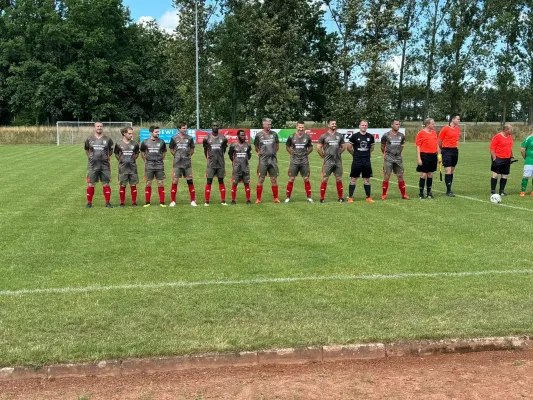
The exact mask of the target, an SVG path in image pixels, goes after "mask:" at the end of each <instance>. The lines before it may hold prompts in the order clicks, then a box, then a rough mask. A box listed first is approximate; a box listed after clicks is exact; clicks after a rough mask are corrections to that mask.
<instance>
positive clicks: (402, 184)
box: [398, 181, 405, 197]
mask: <svg viewBox="0 0 533 400" xmlns="http://www.w3.org/2000/svg"><path fill="white" fill-rule="evenodd" d="M398 187H399V188H400V192H401V194H402V197H403V196H405V181H401V182H398Z"/></svg>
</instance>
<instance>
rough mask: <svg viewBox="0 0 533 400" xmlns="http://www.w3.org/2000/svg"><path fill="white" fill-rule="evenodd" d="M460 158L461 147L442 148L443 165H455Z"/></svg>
mask: <svg viewBox="0 0 533 400" xmlns="http://www.w3.org/2000/svg"><path fill="white" fill-rule="evenodd" d="M458 160H459V149H457V148H456V147H443V148H442V165H443V166H444V167H445V168H446V167H455V166H456V165H457V161H458Z"/></svg>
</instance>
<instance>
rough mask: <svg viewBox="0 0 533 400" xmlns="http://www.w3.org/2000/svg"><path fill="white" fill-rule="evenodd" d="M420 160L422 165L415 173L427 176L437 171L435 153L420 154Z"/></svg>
mask: <svg viewBox="0 0 533 400" xmlns="http://www.w3.org/2000/svg"><path fill="white" fill-rule="evenodd" d="M420 158H421V159H422V165H418V166H417V167H416V171H417V172H423V173H425V174H427V173H429V172H435V171H436V170H437V162H438V161H437V153H420Z"/></svg>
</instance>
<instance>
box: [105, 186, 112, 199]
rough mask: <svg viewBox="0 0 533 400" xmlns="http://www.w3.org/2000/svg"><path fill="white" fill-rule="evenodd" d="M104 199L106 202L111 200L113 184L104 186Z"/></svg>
mask: <svg viewBox="0 0 533 400" xmlns="http://www.w3.org/2000/svg"><path fill="white" fill-rule="evenodd" d="M104 199H105V202H106V203H109V202H110V201H111V186H104Z"/></svg>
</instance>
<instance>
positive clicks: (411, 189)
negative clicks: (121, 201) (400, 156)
mask: <svg viewBox="0 0 533 400" xmlns="http://www.w3.org/2000/svg"><path fill="white" fill-rule="evenodd" d="M281 150H282V151H280V160H279V165H280V170H281V171H282V173H281V176H280V179H279V181H280V182H279V183H280V198H281V199H282V200H283V199H284V195H283V194H284V190H285V185H286V182H287V176H286V172H285V171H286V170H287V168H288V154H287V153H286V152H285V149H284V146H283V145H282V146H281ZM168 155H169V156H170V154H168ZM515 155H519V143H517V144H516V145H515ZM380 156H381V154H380V152H379V149H378V148H376V151H375V152H374V155H373V157H372V159H373V166H374V175H375V179H374V180H373V181H372V184H373V187H372V189H373V190H372V191H373V195H374V199H376V203H374V204H368V203H365V202H364V195H363V193H364V191H363V187H362V186H363V185H362V180H361V181H360V182H358V187H357V189H356V196H355V197H356V201H355V202H354V203H353V204H346V203H345V204H340V203H337V202H335V199H336V190H335V184H334V180H333V178H332V179H330V184H329V186H328V192H327V195H326V203H325V204H319V203H318V194H319V193H318V192H319V182H320V171H321V161H320V160H319V157H318V155H317V154H316V151H315V152H313V153H312V157H311V158H312V159H311V163H312V164H311V170H312V175H311V178H312V185H313V198H314V199H315V203H314V204H307V203H306V202H305V193H304V189H303V181H302V180H301V178H298V179H297V181H296V183H295V187H294V191H293V197H292V201H291V203H290V204H283V203H282V204H273V203H272V194H271V191H270V182H268V181H267V182H266V183H265V191H264V194H263V204H261V205H251V206H247V205H245V204H244V189H243V187H242V184H241V185H240V186H239V196H238V204H237V206H234V207H231V206H228V207H223V206H221V205H219V204H218V199H219V193H218V185H217V184H213V193H212V195H211V203H212V205H211V207H201V204H202V203H203V189H204V185H205V180H204V178H203V173H204V171H205V158H204V156H203V154H202V151H201V148H200V147H199V148H197V152H196V154H195V155H194V157H193V163H194V165H193V169H194V172H195V177H196V178H195V184H196V191H197V201H198V204H199V205H200V206H199V207H197V208H193V207H190V206H189V195H188V191H187V187H186V184H185V181H184V180H181V181H180V185H179V189H178V190H179V191H178V202H177V203H178V204H177V206H176V207H175V208H165V209H164V208H160V207H151V208H142V207H139V208H136V209H133V208H131V207H129V206H128V207H126V208H124V209H119V208H114V209H106V208H105V207H104V201H103V195H102V189H101V186H98V187H97V189H96V195H95V200H94V208H93V209H86V208H85V203H86V200H85V172H86V157H85V154H84V151H83V148H81V147H45V146H0V157H1V159H2V160H3V161H2V165H3V168H2V172H3V173H2V175H1V176H0V185H1V191H0V224H1V229H0V239H1V242H2V247H1V248H0V366H6V365H14V364H29V365H39V364H42V363H49V362H62V361H82V360H94V359H107V358H125V357H131V356H150V355H170V354H173V355H180V354H191V353H199V352H209V351H221V352H224V351H238V350H257V349H263V348H272V347H292V346H308V345H324V344H346V343H360V342H371V341H391V340H399V339H423V338H432V339H438V338H450V337H480V336H495V335H508V334H531V333H532V332H533V319H532V318H531V310H532V309H533V297H532V296H531V288H532V286H533V257H532V250H533V244H532V237H533V223H532V220H533V197H531V196H529V192H530V191H531V189H530V188H531V186H528V190H529V192H528V196H526V197H524V198H521V197H519V196H518V192H519V191H520V180H521V176H522V163H517V164H514V165H513V167H512V170H511V175H510V179H509V183H508V184H507V188H506V191H507V192H508V193H510V194H511V196H510V197H506V198H504V199H503V203H502V205H494V204H491V203H490V202H489V197H490V193H489V192H490V174H491V173H490V157H489V152H488V143H466V144H462V145H461V146H460V160H459V166H458V168H457V170H456V175H455V179H454V188H453V189H454V192H455V193H456V194H457V195H458V197H456V198H448V197H445V196H444V194H443V191H444V190H445V186H444V183H443V182H439V181H438V173H437V174H436V178H435V179H434V185H433V186H434V192H435V195H436V197H435V199H434V200H424V201H420V200H419V199H418V198H417V193H418V190H417V185H418V176H417V173H416V172H415V167H416V155H415V149H414V145H413V144H412V143H408V144H407V145H406V149H405V154H404V165H405V167H406V183H407V185H408V191H407V193H408V194H409V195H410V196H411V198H412V200H410V201H405V200H401V199H400V194H399V190H398V188H397V185H396V181H395V178H392V179H391V185H390V188H389V197H388V199H387V200H386V201H380V200H379V198H380V195H381V173H380V169H381V164H382V158H381V157H380ZM350 162H351V159H350V156H349V154H347V153H346V154H345V156H344V163H345V171H349V166H350ZM139 164H140V170H142V168H143V164H142V161H140V162H139ZM228 165H229V162H228ZM256 165H257V157H256V156H255V155H254V157H253V159H252V169H253V170H255V166H256ZM170 166H171V160H170V157H169V159H168V160H167V161H166V171H167V176H170V171H171V169H170ZM112 167H113V176H114V178H116V175H117V174H116V162H115V161H114V162H113V166H112ZM348 181H349V178H348V176H347V175H346V176H345V177H344V187H345V193H347V189H348ZM255 182H256V178H255V177H254V178H253V182H252V193H253V194H252V200H255ZM227 183H228V185H227V188H228V198H229V195H230V191H229V171H228V178H227ZM529 185H531V183H529ZM112 188H113V195H112V203H113V204H118V186H117V183H116V181H115V182H114V183H113V184H112ZM143 188H144V185H143V184H142V183H141V184H140V185H139V203H140V204H143V203H144V190H143ZM169 189H170V179H168V178H167V180H166V190H167V203H168V202H169V201H170V200H169V197H168V193H169ZM463 196H464V197H463ZM156 197H157V191H155V190H154V193H153V197H152V199H153V200H152V202H153V203H155V204H157V201H156ZM129 203H130V201H129V189H128V193H127V204H128V205H129Z"/></svg>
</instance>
